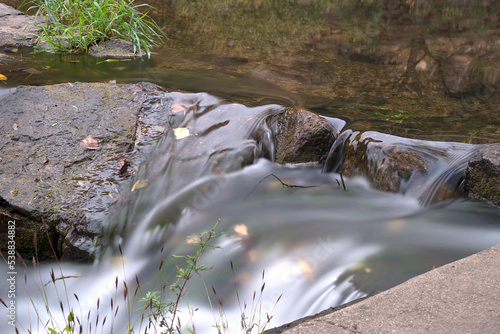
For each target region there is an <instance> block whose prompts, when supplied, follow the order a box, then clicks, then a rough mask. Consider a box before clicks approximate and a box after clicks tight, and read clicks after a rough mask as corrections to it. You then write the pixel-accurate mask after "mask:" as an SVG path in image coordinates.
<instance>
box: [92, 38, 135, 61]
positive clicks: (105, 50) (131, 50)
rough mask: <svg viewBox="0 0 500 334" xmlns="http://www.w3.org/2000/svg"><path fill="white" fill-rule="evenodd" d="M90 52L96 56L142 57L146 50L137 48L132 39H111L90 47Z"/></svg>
mask: <svg viewBox="0 0 500 334" xmlns="http://www.w3.org/2000/svg"><path fill="white" fill-rule="evenodd" d="M89 54H90V55H91V56H94V57H115V58H130V57H141V56H143V55H144V52H143V51H142V50H140V49H137V48H136V47H135V46H134V44H133V43H132V42H130V41H126V40H123V39H110V40H107V41H104V42H102V43H100V44H99V45H94V46H92V47H90V48H89Z"/></svg>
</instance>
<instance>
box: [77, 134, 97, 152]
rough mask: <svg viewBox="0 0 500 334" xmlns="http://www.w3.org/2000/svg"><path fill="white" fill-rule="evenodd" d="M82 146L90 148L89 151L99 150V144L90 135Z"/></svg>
mask: <svg viewBox="0 0 500 334" xmlns="http://www.w3.org/2000/svg"><path fill="white" fill-rule="evenodd" d="M80 146H82V147H85V148H88V149H89V150H95V149H97V147H98V146H99V144H98V143H97V140H95V139H94V138H92V136H91V135H88V136H87V138H85V139H83V140H82V141H81V142H80Z"/></svg>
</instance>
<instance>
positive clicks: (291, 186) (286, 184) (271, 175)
mask: <svg viewBox="0 0 500 334" xmlns="http://www.w3.org/2000/svg"><path fill="white" fill-rule="evenodd" d="M269 177H274V178H275V179H276V180H278V181H279V182H280V183H281V185H282V186H283V187H286V188H288V189H290V188H315V187H317V186H299V185H297V184H288V183H285V182H283V181H282V180H281V179H280V178H279V177H277V176H276V175H274V174H269V175H267V176H266V177H264V178H262V180H260V181H259V182H258V183H257V184H256V185H255V187H253V189H252V191H250V192H249V193H248V195H246V196H245V199H247V198H248V197H249V196H250V195H251V194H252V193H253V192H254V191H255V189H257V187H258V186H259V185H260V184H261V183H262V182H264V180H265V179H267V178H269Z"/></svg>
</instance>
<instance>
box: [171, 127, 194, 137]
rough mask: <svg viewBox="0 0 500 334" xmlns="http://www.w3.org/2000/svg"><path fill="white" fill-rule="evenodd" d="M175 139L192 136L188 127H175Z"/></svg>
mask: <svg viewBox="0 0 500 334" xmlns="http://www.w3.org/2000/svg"><path fill="white" fill-rule="evenodd" d="M174 135H175V139H177V140H179V139H182V138H186V137H189V136H191V133H189V129H188V128H176V129H174Z"/></svg>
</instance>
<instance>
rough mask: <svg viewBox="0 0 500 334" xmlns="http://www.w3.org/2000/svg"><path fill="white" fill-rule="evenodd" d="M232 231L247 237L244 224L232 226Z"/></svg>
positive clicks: (246, 229)
mask: <svg viewBox="0 0 500 334" xmlns="http://www.w3.org/2000/svg"><path fill="white" fill-rule="evenodd" d="M234 232H236V233H238V234H239V235H241V236H242V237H248V228H247V226H246V225H245V224H238V225H236V226H235V227H234Z"/></svg>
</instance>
